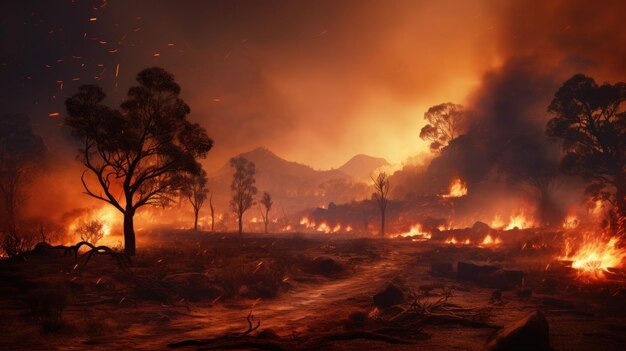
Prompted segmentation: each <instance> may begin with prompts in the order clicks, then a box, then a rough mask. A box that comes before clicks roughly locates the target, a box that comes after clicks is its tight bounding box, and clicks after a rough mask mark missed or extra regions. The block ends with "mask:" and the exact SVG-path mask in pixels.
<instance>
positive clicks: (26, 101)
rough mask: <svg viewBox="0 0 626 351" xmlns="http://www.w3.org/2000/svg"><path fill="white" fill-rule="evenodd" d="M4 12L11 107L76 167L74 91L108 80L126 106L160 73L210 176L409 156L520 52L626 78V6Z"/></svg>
mask: <svg viewBox="0 0 626 351" xmlns="http://www.w3.org/2000/svg"><path fill="white" fill-rule="evenodd" d="M0 11H1V13H2V31H1V33H0V38H1V43H2V45H1V49H0V50H1V54H0V85H1V86H0V89H1V92H2V93H1V94H0V103H1V104H2V111H1V112H24V113H27V114H29V115H30V116H31V119H32V120H33V123H34V124H35V128H36V129H37V130H38V131H39V132H40V133H41V134H42V135H43V136H44V137H45V140H46V143H47V144H48V145H49V147H50V149H51V151H52V153H53V154H55V155H56V156H57V157H61V158H63V157H66V158H68V159H69V158H71V157H73V154H74V151H73V146H72V144H71V142H70V141H69V138H68V137H67V131H66V130H65V129H64V128H63V127H62V126H61V121H62V117H63V115H64V107H63V101H64V100H65V98H67V97H68V96H69V95H71V94H72V93H73V92H75V91H76V89H77V87H78V86H79V85H81V84H85V83H97V84H100V85H101V86H103V87H104V89H105V91H107V93H108V94H109V97H110V98H109V103H110V104H112V105H117V104H119V102H120V101H121V99H122V98H123V96H124V93H125V92H126V90H127V89H128V87H129V86H130V85H131V84H132V83H133V79H134V76H135V75H136V73H137V72H139V71H140V70H141V69H143V68H146V67H149V66H155V65H156V66H161V67H163V68H165V69H167V70H169V71H170V72H172V73H174V74H175V76H176V77H177V80H178V81H179V83H180V84H181V86H182V88H183V92H182V95H183V98H184V99H185V100H186V101H187V102H188V103H189V105H190V106H191V108H192V115H191V119H193V120H195V121H198V122H200V123H201V124H202V125H203V126H205V127H206V128H207V130H208V133H209V135H210V136H212V137H213V138H214V139H215V141H216V144H215V149H214V150H213V151H211V155H210V157H209V159H208V160H207V161H206V166H207V167H208V168H209V169H214V168H218V167H220V166H221V165H222V164H223V163H224V162H225V161H226V159H227V158H228V157H229V156H232V155H234V154H236V153H239V152H243V151H247V150H250V149H252V148H254V147H257V146H261V145H263V146H267V147H269V148H270V149H272V150H274V151H275V152H276V153H277V154H279V155H280V156H283V157H285V158H287V159H290V160H296V161H299V162H303V163H306V164H309V165H312V166H314V167H316V168H330V167H337V166H340V165H341V164H342V163H343V162H345V161H346V160H347V159H349V158H350V157H352V156H353V155H355V154H357V153H367V154H371V155H374V156H382V157H385V158H387V159H388V160H390V161H391V162H395V163H398V162H401V161H402V160H404V159H405V158H406V157H408V156H412V155H415V154H417V153H420V152H425V151H426V150H427V143H425V142H423V141H421V140H420V139H419V138H418V135H419V129H420V127H421V126H422V125H423V120H422V116H423V113H424V112H425V111H426V109H427V108H428V107H429V106H432V105H435V104H438V103H441V102H445V101H453V102H456V103H462V104H470V105H471V103H472V101H471V99H472V96H473V95H474V94H475V93H476V91H477V90H480V87H481V84H482V83H481V82H482V81H483V77H484V76H485V75H486V74H488V73H490V72H493V71H497V70H498V69H499V68H500V67H502V66H503V65H504V63H505V62H507V61H509V60H511V59H519V58H520V57H528V59H529V60H533V61H536V66H537V67H540V68H539V69H540V70H545V71H552V70H555V68H556V71H558V72H559V74H562V75H563V77H566V76H567V75H568V74H570V73H573V72H574V71H579V70H583V71H585V72H587V73H590V74H594V75H595V76H596V77H597V78H598V80H600V81H603V80H616V79H622V80H623V79H624V72H625V71H624V67H626V64H625V63H626V62H625V60H624V58H625V57H626V54H625V50H626V49H625V46H624V45H623V43H624V42H625V41H624V29H623V28H624V27H623V25H622V23H621V22H622V18H621V16H622V15H623V14H624V13H625V11H624V6H623V5H621V3H620V2H619V1H593V2H576V1H552V2H548V1H486V0H481V1H449V0H448V1H417V0H416V1H280V2H279V1H185V0H179V1H121V0H118V1H115V0H111V1H107V2H105V1H102V0H75V1H70V0H64V1H3V2H1V4H0ZM91 19H93V20H91ZM118 65H119V69H118ZM116 70H117V71H118V74H117V76H116ZM559 78H560V77H559ZM52 113H59V114H60V115H59V117H49V114H52Z"/></svg>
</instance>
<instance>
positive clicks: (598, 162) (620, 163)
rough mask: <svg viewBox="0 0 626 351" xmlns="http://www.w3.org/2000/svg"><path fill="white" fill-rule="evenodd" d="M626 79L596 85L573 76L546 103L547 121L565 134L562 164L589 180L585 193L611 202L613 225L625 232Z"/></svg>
mask: <svg viewBox="0 0 626 351" xmlns="http://www.w3.org/2000/svg"><path fill="white" fill-rule="evenodd" d="M625 101H626V83H622V82H620V83H616V84H614V85H611V84H608V83H605V84H602V85H598V84H597V83H596V82H595V81H594V80H593V78H590V77H587V76H585V75H583V74H577V75H574V76H573V77H572V78H570V79H569V80H567V81H566V82H565V83H563V86H561V88H559V90H558V91H557V92H556V94H555V95H554V99H553V100H552V102H551V103H550V105H549V106H548V111H549V112H551V113H553V114H554V118H552V119H550V120H549V121H548V123H547V126H546V133H547V135H548V136H550V137H555V138H559V139H562V141H563V145H562V148H563V152H564V153H565V155H564V157H563V159H562V161H561V169H562V170H563V171H565V172H567V173H569V174H574V175H578V176H581V177H582V178H584V179H586V180H587V181H588V186H587V188H586V193H587V194H588V195H590V196H591V197H592V198H593V199H594V200H604V201H607V202H609V203H610V204H611V205H612V206H613V207H614V211H613V216H614V217H613V218H612V219H611V225H612V228H613V229H614V230H615V231H616V232H617V233H618V234H620V235H622V236H624V235H626V231H625V223H624V221H626V219H625V218H626V170H625V168H624V159H625V156H624V151H625V150H626V111H624V102H625Z"/></svg>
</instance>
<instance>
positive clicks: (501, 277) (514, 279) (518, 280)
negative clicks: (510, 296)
mask: <svg viewBox="0 0 626 351" xmlns="http://www.w3.org/2000/svg"><path fill="white" fill-rule="evenodd" d="M523 279H524V272H522V271H519V270H508V269H498V270H497V271H495V272H492V273H490V274H488V275H485V276H481V277H479V280H480V282H481V283H482V285H484V286H486V287H489V288H494V289H502V290H510V289H513V288H515V287H517V286H518V285H520V284H522V280H523Z"/></svg>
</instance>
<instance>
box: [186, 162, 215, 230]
mask: <svg viewBox="0 0 626 351" xmlns="http://www.w3.org/2000/svg"><path fill="white" fill-rule="evenodd" d="M207 181H208V179H207V175H206V172H205V171H204V170H203V169H200V171H199V172H198V173H195V174H191V175H190V177H189V178H188V179H187V182H186V184H185V186H184V187H183V189H182V194H183V195H184V196H185V197H187V200H189V203H190V204H191V207H192V208H193V214H194V219H193V230H194V231H196V232H197V231H198V215H199V214H200V209H201V208H202V206H203V205H204V201H205V200H206V198H207V195H208V193H209V189H207Z"/></svg>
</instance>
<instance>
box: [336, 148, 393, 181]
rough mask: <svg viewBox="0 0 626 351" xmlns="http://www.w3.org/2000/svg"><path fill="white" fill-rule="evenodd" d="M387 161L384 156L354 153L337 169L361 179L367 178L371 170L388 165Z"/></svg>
mask: <svg viewBox="0 0 626 351" xmlns="http://www.w3.org/2000/svg"><path fill="white" fill-rule="evenodd" d="M388 165H389V162H387V160H385V159H384V158H380V157H372V156H367V155H363V154H360V155H356V156H354V157H353V158H351V159H350V161H348V162H346V163H345V164H344V165H343V166H341V167H339V170H340V171H341V172H343V173H345V174H347V175H349V176H351V177H355V178H358V179H361V180H369V179H370V176H371V174H372V172H373V171H375V170H376V169H377V168H379V167H382V166H388Z"/></svg>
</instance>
